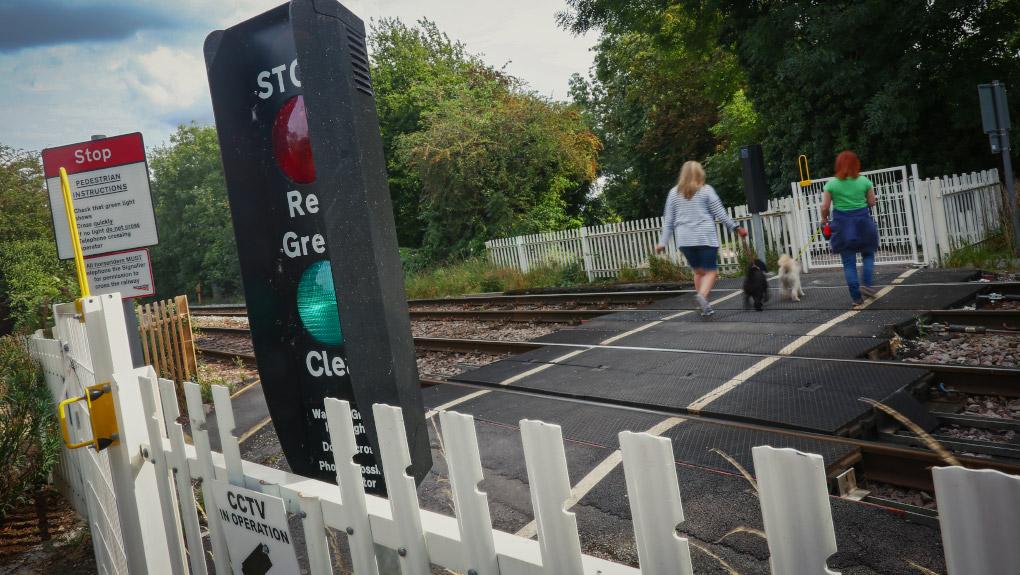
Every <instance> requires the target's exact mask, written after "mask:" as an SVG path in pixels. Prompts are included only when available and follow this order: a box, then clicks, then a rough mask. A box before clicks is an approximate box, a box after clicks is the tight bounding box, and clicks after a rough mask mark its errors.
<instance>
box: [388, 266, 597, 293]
mask: <svg viewBox="0 0 1020 575" xmlns="http://www.w3.org/2000/svg"><path fill="white" fill-rule="evenodd" d="M587 281H588V277H587V275H586V274H585V273H584V268H583V267H582V266H581V264H579V263H572V264H567V265H561V264H549V265H543V266H535V267H533V268H531V270H529V271H528V273H523V272H521V271H520V270H516V269H511V268H501V267H496V266H494V265H492V264H491V263H489V261H488V260H486V259H484V258H480V257H473V258H469V259H466V260H462V261H460V262H456V263H451V264H447V265H444V266H438V267H432V268H429V269H427V270H422V271H420V272H417V273H412V274H409V275H408V276H407V277H406V278H405V280H404V285H405V287H406V289H407V297H408V298H409V299H426V298H438V297H446V296H456V295H463V294H468V293H480V292H502V291H508V290H517V289H530V288H539V287H568V286H574V285H581V284H585V283H587Z"/></svg>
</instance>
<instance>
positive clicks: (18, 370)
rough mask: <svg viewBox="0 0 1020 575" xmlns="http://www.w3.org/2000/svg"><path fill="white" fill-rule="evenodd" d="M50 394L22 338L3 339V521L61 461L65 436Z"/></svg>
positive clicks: (0, 346)
mask: <svg viewBox="0 0 1020 575" xmlns="http://www.w3.org/2000/svg"><path fill="white" fill-rule="evenodd" d="M56 423H57V418H56V416H55V411H54V405H53V402H52V401H51V399H50V394H49V391H48V390H47V389H46V385H45V384H44V383H43V382H42V378H41V377H40V374H39V372H38V369H37V367H36V365H35V362H34V361H32V359H31V357H30V356H29V354H28V350H27V349H25V345H24V343H23V342H22V340H21V338H20V337H17V336H10V335H8V336H3V337H0V523H3V519H4V517H5V516H6V515H7V514H8V513H9V512H10V511H11V510H12V509H14V508H15V507H17V506H18V505H19V504H21V503H23V502H24V501H25V500H26V499H27V498H28V496H29V495H31V493H32V491H33V490H34V489H35V488H36V487H37V486H39V484H41V483H42V482H43V481H44V480H45V479H46V476H47V475H48V474H49V472H50V470H51V469H52V468H53V466H54V465H55V464H56V462H57V457H58V456H59V454H60V438H59V436H58V435H57V425H56Z"/></svg>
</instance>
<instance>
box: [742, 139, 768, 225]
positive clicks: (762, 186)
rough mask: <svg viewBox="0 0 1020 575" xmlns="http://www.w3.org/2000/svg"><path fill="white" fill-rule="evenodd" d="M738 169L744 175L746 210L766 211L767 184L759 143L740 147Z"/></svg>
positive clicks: (763, 157)
mask: <svg viewBox="0 0 1020 575" xmlns="http://www.w3.org/2000/svg"><path fill="white" fill-rule="evenodd" d="M740 171H741V173H742V175H743V176H744V197H745V198H747V211H748V212H750V213H752V214H760V213H762V212H767V211H768V209H769V185H768V182H767V181H766V179H765V155H764V154H763V153H762V151H761V145H759V144H750V145H747V146H741V147H740Z"/></svg>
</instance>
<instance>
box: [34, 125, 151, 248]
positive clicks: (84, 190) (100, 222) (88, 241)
mask: <svg viewBox="0 0 1020 575" xmlns="http://www.w3.org/2000/svg"><path fill="white" fill-rule="evenodd" d="M42 159H43V171H44V172H45V174H46V188H47V190H48V191H49V195H50V210H52V212H53V214H52V215H53V223H54V226H53V227H54V234H55V235H56V238H57V255H58V256H59V257H60V259H62V260H67V259H71V258H73V257H74V249H73V248H72V246H71V235H70V232H69V230H68V229H67V219H66V217H65V215H64V196H63V193H62V192H61V189H60V168H64V169H65V170H66V171H67V176H68V183H69V184H70V187H71V199H72V202H73V203H74V211H75V217H76V218H77V219H78V235H79V236H80V238H81V248H82V252H83V253H84V255H85V256H86V257H88V256H95V255H99V254H107V253H111V252H121V251H126V250H132V249H135V248H144V247H148V246H153V245H156V244H157V243H159V237H158V235H157V233H156V216H155V214H154V213H153V211H152V196H151V195H150V191H149V169H148V166H147V165H146V162H145V145H144V144H143V143H142V135H141V134H140V133H137V132H136V133H134V134H125V135H123V136H115V137H112V138H104V139H101V140H92V141H88V142H81V143H78V144H70V145H67V146H60V147H58V148H47V149H45V150H43V151H42Z"/></svg>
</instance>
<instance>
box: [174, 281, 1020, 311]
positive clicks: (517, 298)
mask: <svg viewBox="0 0 1020 575" xmlns="http://www.w3.org/2000/svg"><path fill="white" fill-rule="evenodd" d="M968 283H973V282H968ZM915 285H918V286H920V285H932V286H933V287H937V286H939V285H959V284H915ZM977 285H982V286H983V287H984V289H983V291H984V292H986V293H984V294H981V295H979V296H978V303H979V304H981V303H982V302H984V303H986V304H988V305H991V303H990V302H994V301H999V300H998V299H997V298H995V297H993V298H992V299H991V300H988V298H989V294H998V295H1001V296H1005V297H1012V296H1016V295H1018V294H1020V283H1017V282H991V283H984V284H977ZM875 287H882V286H875ZM832 289H844V288H842V287H841V286H834V287H833V288H832ZM691 291H692V290H690V289H661V290H654V289H644V290H631V291H628V290H622V291H594V290H593V291H585V292H571V293H529V294H479V295H473V296H459V297H444V298H429V299H412V300H408V301H407V304H408V306H409V307H411V308H415V307H422V306H472V307H492V306H507V305H515V306H516V305H537V306H541V305H584V306H600V305H603V306H604V305H632V306H641V305H645V304H649V303H652V302H654V301H657V300H661V299H666V298H670V297H675V296H678V295H682V294H685V293H691ZM986 300H988V301H986ZM191 310H192V313H193V315H231V316H237V315H245V314H246V308H245V306H244V304H212V305H193V306H191ZM422 311H428V310H422ZM614 311H616V310H614ZM949 311H950V312H955V311H957V310H949ZM959 311H970V310H959ZM977 311H985V310H981V309H979V310H977ZM988 311H997V310H994V309H990V310H988ZM975 317H981V316H975Z"/></svg>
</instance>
